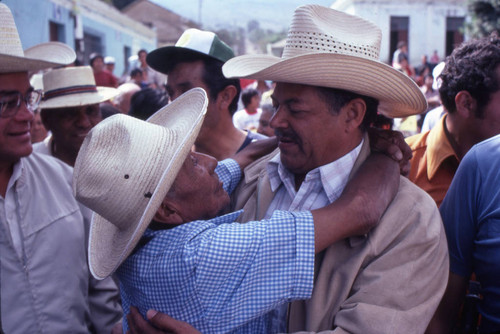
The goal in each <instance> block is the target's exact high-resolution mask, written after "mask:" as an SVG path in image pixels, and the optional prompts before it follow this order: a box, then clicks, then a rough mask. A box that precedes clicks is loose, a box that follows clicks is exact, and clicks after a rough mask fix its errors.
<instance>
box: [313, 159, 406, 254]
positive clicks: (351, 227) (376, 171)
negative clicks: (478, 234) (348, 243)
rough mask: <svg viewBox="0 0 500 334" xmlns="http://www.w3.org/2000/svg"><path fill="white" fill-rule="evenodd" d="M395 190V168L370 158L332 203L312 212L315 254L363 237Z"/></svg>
mask: <svg viewBox="0 0 500 334" xmlns="http://www.w3.org/2000/svg"><path fill="white" fill-rule="evenodd" d="M398 186H399V172H398V164H397V163H396V162H395V161H393V160H391V159H390V158H388V157H387V156H385V155H382V154H376V153H374V154H372V155H371V156H370V157H369V158H368V159H367V160H366V162H365V163H364V164H363V166H362V167H361V168H360V170H359V171H358V172H357V173H356V174H355V175H354V178H353V179H352V180H351V181H349V183H348V184H347V186H346V188H345V189H344V192H343V193H342V196H340V197H339V199H337V200H336V201H335V202H334V203H332V204H330V205H328V206H326V207H324V208H321V209H317V210H313V211H312V214H313V218H314V226H315V241H316V244H315V249H316V252H318V251H321V250H323V249H325V248H326V247H328V246H329V245H330V244H332V243H334V242H336V241H339V240H341V239H344V238H347V237H350V236H355V235H362V234H365V233H367V232H368V231H369V230H370V229H371V228H373V227H374V226H375V225H376V224H377V222H378V221H379V219H380V217H381V216H382V214H383V213H384V212H385V210H386V208H387V206H388V205H389V204H390V203H391V201H392V199H393V198H394V196H395V195H396V193H397V189H398Z"/></svg>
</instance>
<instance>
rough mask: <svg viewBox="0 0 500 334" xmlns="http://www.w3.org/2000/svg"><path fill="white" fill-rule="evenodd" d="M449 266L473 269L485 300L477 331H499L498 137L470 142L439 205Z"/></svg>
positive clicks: (455, 269)
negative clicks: (470, 147)
mask: <svg viewBox="0 0 500 334" xmlns="http://www.w3.org/2000/svg"><path fill="white" fill-rule="evenodd" d="M440 211H441V215H442V217H443V222H444V225H445V229H446V236H447V239H448V246H449V252H450V270H451V271H452V272H453V273H455V274H457V275H460V276H462V277H467V278H468V277H470V275H471V273H472V272H475V273H476V278H477V280H478V281H479V282H480V283H481V294H482V295H483V299H482V300H481V301H480V302H479V312H480V313H481V314H482V320H481V330H482V331H484V332H485V333H489V332H493V331H498V330H500V136H496V137H493V138H490V139H488V140H486V141H484V142H481V143H479V144H477V145H476V146H474V147H473V148H472V149H471V150H470V151H469V152H468V153H467V154H466V155H465V157H464V158H463V160H462V162H461V163H460V166H459V168H458V170H457V173H456V174H455V177H454V178H453V182H452V183H451V186H450V189H449V190H448V193H447V194H446V197H445V199H444V201H443V203H442V204H441V207H440Z"/></svg>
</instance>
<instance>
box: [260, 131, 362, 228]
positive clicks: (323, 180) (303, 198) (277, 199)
mask: <svg viewBox="0 0 500 334" xmlns="http://www.w3.org/2000/svg"><path fill="white" fill-rule="evenodd" d="M362 145H363V140H362V141H361V143H360V144H359V145H358V146H356V148H354V149H353V150H352V151H350V152H349V153H347V154H346V155H344V156H343V157H341V158H339V159H337V160H335V161H333V162H331V163H329V164H326V165H323V166H320V167H318V168H315V169H313V170H311V171H310V172H309V173H307V174H306V177H305V178H304V181H303V182H302V184H301V185H300V188H299V190H298V191H296V190H295V177H294V175H293V174H292V173H290V172H289V171H288V170H287V169H286V168H285V167H284V166H283V165H282V164H281V159H280V154H278V155H276V156H275V157H274V158H273V159H272V160H270V161H269V163H268V165H267V173H268V175H269V181H270V183H271V189H272V191H273V192H276V195H275V196H274V198H273V200H272V202H271V204H270V205H269V208H268V210H267V212H266V216H265V218H269V217H271V215H272V213H273V212H274V211H275V210H287V211H300V210H314V209H318V208H322V207H324V206H325V205H327V204H330V203H332V202H334V201H335V200H336V199H337V198H339V197H340V195H341V194H342V191H343V190H344V187H345V186H346V184H347V181H348V179H349V174H350V173H351V170H352V168H353V166H354V162H355V161H356V159H357V158H358V155H359V152H360V151H361V146H362Z"/></svg>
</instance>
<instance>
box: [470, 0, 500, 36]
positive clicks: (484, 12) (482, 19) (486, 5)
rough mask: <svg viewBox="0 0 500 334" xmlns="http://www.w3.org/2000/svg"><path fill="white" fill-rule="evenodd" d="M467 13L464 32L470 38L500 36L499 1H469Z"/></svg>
mask: <svg viewBox="0 0 500 334" xmlns="http://www.w3.org/2000/svg"><path fill="white" fill-rule="evenodd" d="M469 13H470V17H471V20H470V22H469V23H468V24H467V25H466V32H467V34H469V35H470V36H471V37H485V36H489V35H490V34H491V33H492V32H496V33H497V34H500V0H469Z"/></svg>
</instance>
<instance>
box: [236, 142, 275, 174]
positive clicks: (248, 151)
mask: <svg viewBox="0 0 500 334" xmlns="http://www.w3.org/2000/svg"><path fill="white" fill-rule="evenodd" d="M276 147H278V140H277V139H276V137H271V138H266V139H259V140H256V141H254V142H251V143H250V144H248V146H247V147H245V148H244V149H242V150H241V151H239V152H238V153H236V154H235V155H234V156H233V157H232V158H233V159H234V160H235V161H236V162H237V163H238V165H240V168H241V170H243V169H245V167H246V166H248V165H249V164H251V163H252V162H254V161H255V160H257V159H259V158H260V157H263V156H264V155H266V154H269V153H271V152H272V151H274V150H275V149H276Z"/></svg>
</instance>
